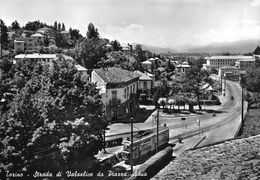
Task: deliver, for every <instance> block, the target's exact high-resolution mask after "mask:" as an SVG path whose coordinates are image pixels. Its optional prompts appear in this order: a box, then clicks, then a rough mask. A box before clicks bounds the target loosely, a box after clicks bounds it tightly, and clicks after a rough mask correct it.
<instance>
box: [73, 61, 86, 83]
mask: <svg viewBox="0 0 260 180" xmlns="http://www.w3.org/2000/svg"><path fill="white" fill-rule="evenodd" d="M76 68H77V70H78V72H79V74H80V76H81V78H82V79H83V80H84V81H88V80H89V74H88V69H86V68H84V67H83V66H81V65H79V64H77V65H76Z"/></svg>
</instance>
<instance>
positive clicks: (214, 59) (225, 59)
mask: <svg viewBox="0 0 260 180" xmlns="http://www.w3.org/2000/svg"><path fill="white" fill-rule="evenodd" d="M206 60H207V63H206V64H203V68H204V69H206V70H211V69H212V68H215V69H216V70H219V68H220V67H224V66H235V65H236V62H237V61H251V60H254V57H253V56H211V57H206Z"/></svg>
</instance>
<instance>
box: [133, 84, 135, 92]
mask: <svg viewBox="0 0 260 180" xmlns="http://www.w3.org/2000/svg"><path fill="white" fill-rule="evenodd" d="M133 93H135V84H134V85H133Z"/></svg>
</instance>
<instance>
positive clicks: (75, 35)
mask: <svg viewBox="0 0 260 180" xmlns="http://www.w3.org/2000/svg"><path fill="white" fill-rule="evenodd" d="M69 32H70V37H71V39H72V41H73V44H76V41H77V40H79V39H80V38H82V35H81V34H80V33H79V30H78V29H72V28H70V29H69Z"/></svg>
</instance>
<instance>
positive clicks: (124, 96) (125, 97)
mask: <svg viewBox="0 0 260 180" xmlns="http://www.w3.org/2000/svg"><path fill="white" fill-rule="evenodd" d="M124 97H125V98H126V88H125V90H124Z"/></svg>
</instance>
